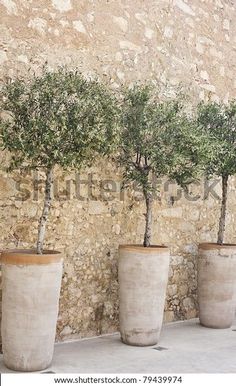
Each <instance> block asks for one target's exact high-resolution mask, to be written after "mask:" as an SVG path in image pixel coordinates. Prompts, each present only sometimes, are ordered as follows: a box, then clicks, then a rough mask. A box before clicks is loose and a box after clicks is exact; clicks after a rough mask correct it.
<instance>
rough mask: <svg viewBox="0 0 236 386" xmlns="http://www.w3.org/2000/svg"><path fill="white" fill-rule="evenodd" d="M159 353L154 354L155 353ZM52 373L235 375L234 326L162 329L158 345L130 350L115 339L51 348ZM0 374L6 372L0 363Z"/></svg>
mask: <svg viewBox="0 0 236 386" xmlns="http://www.w3.org/2000/svg"><path fill="white" fill-rule="evenodd" d="M158 348H159V349H158ZM47 371H52V372H55V373H77V374H78V373H149V374H150V373H152V374H153V373H191V372H193V373H194V372H196V373H216V372H217V373H236V323H235V324H234V326H233V327H232V328H230V329H226V330H214V329H209V328H204V327H202V326H200V325H199V323H198V321H197V320H195V319H194V320H191V321H186V322H177V323H171V324H168V325H165V326H164V327H163V331H162V334H161V338H160V341H159V344H158V345H157V346H154V347H144V348H140V347H132V346H127V345H124V344H123V343H121V341H120V339H119V334H114V335H107V336H102V337H98V338H93V339H86V340H80V341H77V342H73V343H59V344H56V345H55V355H54V360H53V363H52V366H51V367H50V368H49V369H48V370H47ZM0 372H1V373H6V372H10V371H9V370H7V369H6V367H5V366H4V365H3V363H2V358H1V361H0Z"/></svg>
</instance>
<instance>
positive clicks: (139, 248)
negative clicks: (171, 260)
mask: <svg viewBox="0 0 236 386" xmlns="http://www.w3.org/2000/svg"><path fill="white" fill-rule="evenodd" d="M121 249H125V250H127V251H136V252H141V253H147V254H149V253H150V254H151V253H156V252H158V253H166V252H168V251H169V248H168V247H166V246H165V245H150V247H144V246H143V245H141V244H122V245H119V250H121Z"/></svg>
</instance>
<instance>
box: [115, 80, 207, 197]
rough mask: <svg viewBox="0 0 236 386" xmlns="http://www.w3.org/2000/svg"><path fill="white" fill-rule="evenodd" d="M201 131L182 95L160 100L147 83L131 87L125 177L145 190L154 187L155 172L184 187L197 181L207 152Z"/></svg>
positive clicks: (125, 110) (123, 141) (125, 117)
mask: <svg viewBox="0 0 236 386" xmlns="http://www.w3.org/2000/svg"><path fill="white" fill-rule="evenodd" d="M198 134H199V133H197V127H196V125H195V124H194V121H193V120H191V119H190V118H189V117H188V116H187V114H186V113H185V112H184V108H183V102H182V101H181V99H180V98H178V97H177V98H175V99H174V100H169V101H165V102H160V101H159V99H158V96H157V95H156V94H155V92H154V90H153V89H152V88H151V87H150V86H146V85H145V86H142V85H141V86H140V85H136V86H134V87H133V88H132V89H129V90H127V91H126V92H125V95H124V100H123V105H122V132H121V138H120V149H121V150H120V158H119V161H120V163H121V164H122V165H123V166H124V169H125V171H124V178H125V180H126V181H135V182H136V183H138V184H139V185H140V186H141V187H142V189H143V191H144V193H147V192H151V191H152V189H153V186H152V182H151V178H150V176H151V175H152V174H154V175H156V176H157V177H159V178H160V177H162V176H167V177H169V178H172V179H174V180H175V181H177V183H178V184H180V185H181V186H186V185H188V184H189V183H191V182H193V180H195V179H196V178H197V177H198V175H199V172H200V167H199V159H200V157H201V151H203V149H202V150H200V149H201V148H202V146H201V140H200V137H199V135H198Z"/></svg>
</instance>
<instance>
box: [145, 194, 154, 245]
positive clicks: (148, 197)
mask: <svg viewBox="0 0 236 386" xmlns="http://www.w3.org/2000/svg"><path fill="white" fill-rule="evenodd" d="M144 197H145V202H146V214H145V220H146V224H145V234H144V242H143V246H144V247H150V245H151V237H152V194H151V193H147V192H144Z"/></svg>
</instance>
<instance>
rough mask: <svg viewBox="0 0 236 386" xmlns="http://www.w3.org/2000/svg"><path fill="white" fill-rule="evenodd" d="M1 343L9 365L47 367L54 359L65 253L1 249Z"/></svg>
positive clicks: (29, 368) (22, 368)
mask: <svg viewBox="0 0 236 386" xmlns="http://www.w3.org/2000/svg"><path fill="white" fill-rule="evenodd" d="M1 260H2V287H3V288H2V346H3V360H4V363H5V365H6V366H7V367H9V368H10V369H13V370H17V371H24V372H26V371H36V370H38V371H39V370H43V369H45V368H47V367H48V366H49V365H50V364H51V361H52V357H53V350H54V341H55V333H56V322H57V316H58V304H59V295H60V287H61V277H62V256H61V254H60V253H59V252H55V251H45V252H44V254H43V255H37V254H36V252H35V251H32V250H16V251H5V252H2V256H1Z"/></svg>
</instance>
